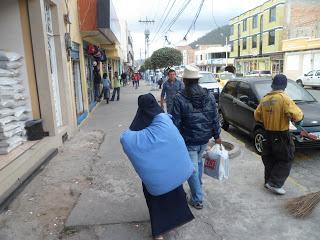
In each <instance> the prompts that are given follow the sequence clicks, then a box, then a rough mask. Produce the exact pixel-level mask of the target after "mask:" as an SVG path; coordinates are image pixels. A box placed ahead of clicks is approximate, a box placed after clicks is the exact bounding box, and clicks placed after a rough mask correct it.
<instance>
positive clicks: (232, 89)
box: [223, 82, 237, 97]
mask: <svg viewBox="0 0 320 240" xmlns="http://www.w3.org/2000/svg"><path fill="white" fill-rule="evenodd" d="M236 88H237V82H228V83H227V84H226V86H225V87H224V88H223V93H225V94H230V95H231V96H233V97H236V93H237V91H236Z"/></svg>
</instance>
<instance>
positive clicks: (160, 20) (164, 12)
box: [152, 0, 171, 31]
mask: <svg viewBox="0 0 320 240" xmlns="http://www.w3.org/2000/svg"><path fill="white" fill-rule="evenodd" d="M170 2H171V0H168V2H167V5H166V8H165V9H164V11H163V13H162V15H161V17H160V19H159V24H158V25H157V27H156V28H154V29H153V30H157V29H158V28H159V26H160V24H161V22H162V18H163V17H164V15H165V14H166V12H167V9H168V7H169V4H170ZM153 30H152V31H153Z"/></svg>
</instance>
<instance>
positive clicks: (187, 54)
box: [176, 45, 196, 65]
mask: <svg viewBox="0 0 320 240" xmlns="http://www.w3.org/2000/svg"><path fill="white" fill-rule="evenodd" d="M176 48H177V49H178V50H180V51H181V53H182V58H183V60H182V64H183V65H192V64H195V62H196V58H195V50H194V49H193V48H192V47H190V46H189V45H186V46H177V47H176Z"/></svg>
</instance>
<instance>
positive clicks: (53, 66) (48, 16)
mask: <svg viewBox="0 0 320 240" xmlns="http://www.w3.org/2000/svg"><path fill="white" fill-rule="evenodd" d="M44 10H45V11H44V14H45V22H46V32H47V40H48V53H49V60H50V71H51V81H52V92H53V101H54V108H55V116H56V119H55V120H56V124H57V127H60V126H62V113H61V103H60V91H59V81H58V73H57V58H56V50H55V45H54V34H53V24H52V12H51V6H50V4H49V3H47V2H45V3H44Z"/></svg>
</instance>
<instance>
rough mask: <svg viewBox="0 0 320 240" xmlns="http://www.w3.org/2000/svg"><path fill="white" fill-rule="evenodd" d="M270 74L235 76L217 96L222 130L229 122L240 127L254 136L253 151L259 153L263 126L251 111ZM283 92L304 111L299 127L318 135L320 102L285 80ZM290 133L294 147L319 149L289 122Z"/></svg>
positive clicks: (265, 90) (267, 85) (267, 86)
mask: <svg viewBox="0 0 320 240" xmlns="http://www.w3.org/2000/svg"><path fill="white" fill-rule="evenodd" d="M271 82H272V79H271V78H270V77H264V78H262V77H257V78H237V79H234V80H230V81H229V82H228V83H227V84H226V85H225V87H224V88H223V90H222V92H221V95H220V105H219V116H220V124H221V127H222V128H223V129H224V130H226V131H227V130H228V129H229V125H233V126H234V127H236V128H238V129H240V130H242V131H243V132H245V133H247V134H248V135H250V136H252V137H253V139H254V146H255V149H256V151H257V152H258V153H259V154H260V153H261V152H262V140H263V138H264V133H265V131H264V128H263V125H262V124H261V123H258V122H256V121H255V119H254V111H255V109H256V108H257V106H258V104H259V102H260V100H261V99H262V98H263V96H265V95H266V94H267V93H268V92H270V91H271ZM286 93H287V94H288V95H289V96H290V97H291V98H292V99H293V100H294V101H295V102H296V104H297V105H298V106H299V107H300V108H301V110H302V111H303V113H304V120H303V127H304V128H305V129H306V130H307V131H308V132H311V133H314V134H315V135H317V136H320V114H319V113H320V103H319V102H317V100H316V99H315V98H314V97H313V96H312V95H311V94H310V93H309V92H308V91H307V90H305V89H304V88H302V87H301V86H299V85H298V84H297V83H295V82H294V81H291V80H289V81H288V86H287V88H286ZM290 132H291V133H292V137H293V139H294V142H295V145H296V147H297V148H320V141H311V140H309V139H306V138H303V137H301V136H300V130H298V129H297V128H296V127H295V126H294V125H293V124H290Z"/></svg>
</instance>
